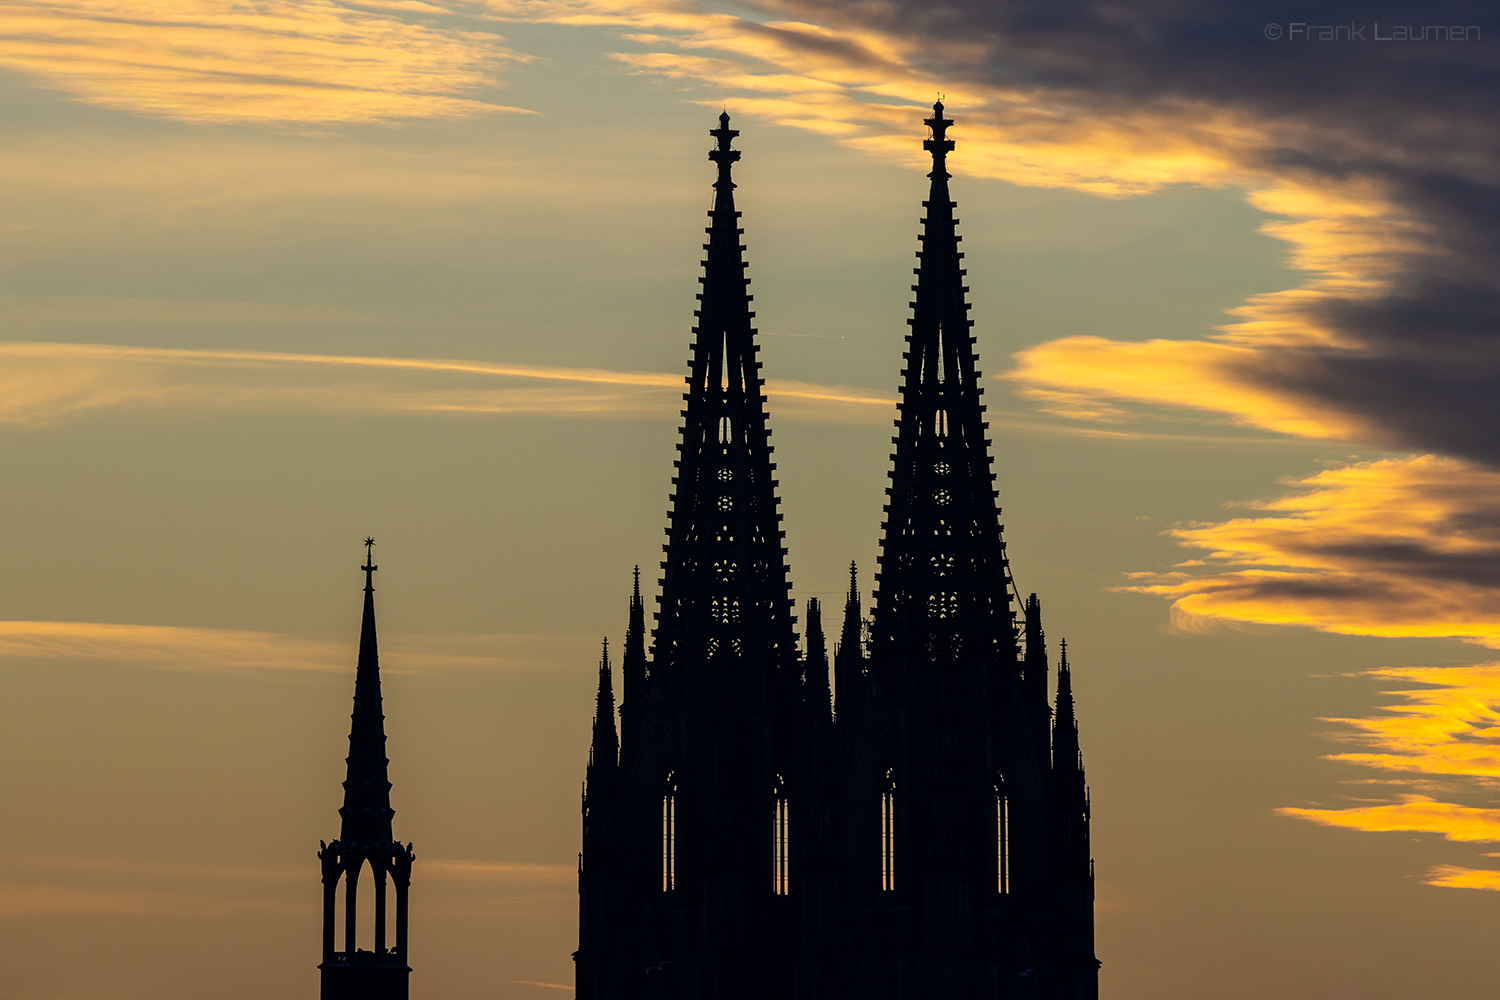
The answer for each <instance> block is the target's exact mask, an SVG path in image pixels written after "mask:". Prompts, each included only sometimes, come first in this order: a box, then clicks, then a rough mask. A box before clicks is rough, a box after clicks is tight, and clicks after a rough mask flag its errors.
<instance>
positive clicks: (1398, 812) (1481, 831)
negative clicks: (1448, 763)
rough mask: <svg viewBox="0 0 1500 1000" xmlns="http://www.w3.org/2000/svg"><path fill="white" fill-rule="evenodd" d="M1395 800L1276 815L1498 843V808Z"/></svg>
mask: <svg viewBox="0 0 1500 1000" xmlns="http://www.w3.org/2000/svg"><path fill="white" fill-rule="evenodd" d="M1398 799H1399V801H1397V802H1393V803H1390V804H1387V805H1378V806H1355V807H1353V808H1349V809H1291V808H1287V809H1277V810H1276V814H1277V815H1279V816H1293V817H1296V818H1297V819H1306V820H1311V821H1312V822H1314V823H1321V824H1322V825H1324V826H1340V827H1345V828H1347V829H1350V830H1365V831H1369V832H1381V833H1394V832H1410V833H1440V834H1442V835H1443V836H1444V837H1445V838H1446V839H1448V840H1456V841H1461V842H1466V843H1488V842H1490V841H1500V809H1476V808H1474V807H1472V806H1461V805H1455V804H1454V803H1451V802H1438V801H1436V800H1434V799H1430V798H1428V797H1426V796H1424V795H1402V796H1399V797H1398Z"/></svg>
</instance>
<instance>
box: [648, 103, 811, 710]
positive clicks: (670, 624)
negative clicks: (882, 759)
mask: <svg viewBox="0 0 1500 1000" xmlns="http://www.w3.org/2000/svg"><path fill="white" fill-rule="evenodd" d="M710 135H712V136H713V137H714V138H715V139H716V140H717V143H716V145H715V148H714V149H713V150H711V151H710V152H709V154H708V156H709V159H711V160H713V161H714V163H716V164H717V165H718V168H719V170H718V179H717V180H716V181H715V182H714V207H713V211H712V212H710V213H709V216H710V218H711V219H712V220H713V221H712V225H710V226H709V227H708V230H707V232H708V237H709V240H708V243H706V244H705V245H704V249H705V250H707V252H708V253H707V256H706V258H705V259H704V261H703V267H704V273H703V277H702V278H700V279H699V281H700V282H701V283H702V285H703V291H702V293H701V294H700V295H699V296H698V298H699V308H698V310H696V315H697V317H698V325H697V326H696V327H694V329H693V333H694V341H693V347H692V351H693V356H692V358H691V359H690V361H689V366H690V368H689V375H688V379H687V382H688V392H687V394H686V396H685V398H686V400H687V408H686V409H684V410H683V426H682V442H681V444H679V445H678V452H679V457H678V461H677V476H676V478H675V479H674V480H673V483H674V485H675V487H676V488H675V492H674V494H673V497H672V510H671V514H670V518H671V524H670V527H669V528H668V530H667V538H668V540H667V546H666V556H667V558H666V561H665V562H664V563H663V567H662V568H663V570H664V574H663V577H662V598H661V613H660V615H659V616H658V622H657V628H656V633H655V644H654V646H653V654H652V670H653V672H654V673H660V674H661V675H662V679H663V680H664V681H665V683H666V684H667V685H668V687H669V689H670V691H671V692H672V694H673V695H676V694H681V693H685V692H686V690H687V685H689V684H690V683H691V685H692V686H693V687H694V689H695V690H700V691H703V692H704V693H707V691H708V689H709V687H715V688H717V689H718V690H719V693H720V694H722V695H724V696H726V697H730V696H733V695H731V694H730V691H729V689H728V688H726V687H721V686H720V685H725V684H727V685H729V687H733V688H741V685H739V684H737V683H735V681H734V675H735V673H736V668H734V667H732V666H731V664H735V663H738V664H742V665H747V666H748V665H751V664H754V665H755V666H754V669H755V670H756V671H757V672H760V673H763V674H769V675H780V676H775V677H774V678H773V677H771V676H764V677H760V678H757V679H756V680H755V681H754V682H753V683H752V684H751V685H750V687H748V688H743V689H741V690H738V691H736V694H739V695H743V696H744V697H749V698H757V697H760V695H759V694H758V693H757V692H760V691H766V690H768V687H767V686H769V687H771V688H774V687H783V688H786V687H788V686H789V683H790V681H791V680H792V679H793V677H794V675H795V672H796V659H797V648H796V636H795V634H794V632H793V618H792V614H791V599H790V597H788V596H787V592H788V591H789V590H790V589H791V584H790V582H789V581H788V579H787V566H786V550H785V549H784V548H782V544H781V543H782V537H783V535H784V532H783V531H782V530H781V515H780V514H779V513H778V512H777V509H776V508H777V506H778V504H779V503H780V501H779V500H778V499H777V497H776V480H775V479H774V478H773V473H774V471H775V468H776V466H775V463H774V462H772V461H771V453H772V451H773V450H774V449H772V447H771V443H770V436H771V432H770V429H769V427H768V426H767V422H766V410H765V401H766V397H765V395H764V394H763V393H762V388H763V381H762V379H761V377H760V367H761V365H760V362H759V361H758V360H756V355H757V354H758V353H759V351H760V348H759V347H757V346H756V344H755V330H754V328H753V327H752V326H751V320H752V319H753V318H754V316H755V314H754V313H753V312H751V311H750V301H751V296H750V295H749V294H748V291H747V286H748V285H749V283H750V279H749V278H747V277H745V269H746V267H747V266H748V265H747V264H746V262H745V260H744V250H745V247H744V246H743V245H741V243H740V236H741V235H742V234H743V233H744V230H743V229H741V228H739V218H740V213H739V212H738V211H736V209H735V204H734V191H735V183H734V180H733V178H732V172H731V168H732V167H733V165H734V164H735V163H736V162H737V161H738V160H739V158H740V152H739V150H736V149H732V148H730V147H731V143H732V142H733V140H734V137H735V136H737V135H739V131H738V130H736V129H732V128H730V127H729V115H728V114H727V113H725V114H721V115H720V116H719V127H718V128H717V129H714V130H713V131H712V132H710ZM689 671H700V672H704V673H706V674H709V675H713V678H714V679H709V678H708V677H704V678H695V679H692V680H691V681H690V680H689V678H688V676H687V673H688V672H689ZM704 685H708V687H705V686H704Z"/></svg>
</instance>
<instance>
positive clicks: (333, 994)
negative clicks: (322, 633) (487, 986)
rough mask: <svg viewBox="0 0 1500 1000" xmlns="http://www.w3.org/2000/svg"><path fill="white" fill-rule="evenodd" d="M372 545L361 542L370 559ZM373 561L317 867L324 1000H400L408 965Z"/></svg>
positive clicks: (405, 856) (405, 850)
mask: <svg viewBox="0 0 1500 1000" xmlns="http://www.w3.org/2000/svg"><path fill="white" fill-rule="evenodd" d="M374 544H375V542H374V540H373V539H370V540H368V541H366V543H365V545H366V549H367V552H368V553H371V554H373V548H371V547H372V546H373V545H374ZM373 562H374V560H373V559H372V558H367V559H366V560H365V565H364V566H363V567H361V568H362V569H363V570H364V571H365V609H364V620H363V622H362V623H361V626H360V633H359V667H358V670H357V672H356V674H355V680H354V714H353V715H352V716H351V725H350V728H349V756H348V758H347V763H348V766H349V770H348V777H347V778H346V779H345V781H344V804H343V806H341V807H340V808H339V816H340V818H341V819H342V820H343V823H342V828H341V829H340V831H339V839H338V840H335V841H334V842H333V843H331V844H322V845H320V846H321V847H322V849H321V850H320V851H318V860H319V861H321V862H322V865H323V961H322V964H320V965H319V966H318V968H319V969H321V970H322V973H323V985H322V991H321V994H320V996H321V997H322V1000H406V998H407V995H408V994H407V986H408V980H409V979H410V977H411V966H410V965H408V964H407V954H406V938H407V909H406V893H407V889H408V888H409V887H410V885H411V865H412V861H413V859H414V858H415V855H414V854H413V853H412V848H411V845H410V844H402V843H401V842H399V841H397V840H395V839H393V837H392V834H391V817H392V816H394V815H395V814H396V813H395V810H394V809H392V808H391V783H390V780H389V779H388V778H387V776H386V767H387V765H388V764H389V763H390V761H389V760H388V759H387V758H386V756H385V715H384V714H383V713H382V710H381V701H380V653H379V650H378V649H377V647H376V642H375V586H374V575H375V570H376V569H377V568H378V567H376V566H374V565H372V563H373ZM366 867H368V868H369V873H370V882H371V885H370V887H369V891H370V892H371V893H372V894H373V896H374V906H373V907H372V908H371V909H373V914H374V942H373V943H374V948H373V950H370V951H365V950H363V949H360V948H357V947H356V946H355V941H356V940H357V932H358V930H359V923H360V915H359V914H360V909H361V908H360V907H359V877H360V873H361V872H362V871H364V869H365V868H366ZM387 880H389V881H390V882H392V883H394V887H395V896H396V921H395V924H396V927H395V940H394V943H393V945H392V946H389V947H388V946H387V945H388V942H390V928H389V927H388V925H387V919H386V915H387V911H386V882H387ZM340 884H342V885H343V887H344V894H343V895H344V899H343V904H344V941H343V945H344V947H343V950H342V951H340V950H339V947H338V945H339V942H338V941H337V939H336V935H335V930H336V920H337V915H338V905H339V899H338V896H339V892H338V889H339V885H340Z"/></svg>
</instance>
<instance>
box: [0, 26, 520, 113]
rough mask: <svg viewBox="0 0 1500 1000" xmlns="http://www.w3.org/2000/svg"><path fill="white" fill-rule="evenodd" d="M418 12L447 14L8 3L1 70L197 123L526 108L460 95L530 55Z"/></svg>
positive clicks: (95, 99)
mask: <svg viewBox="0 0 1500 1000" xmlns="http://www.w3.org/2000/svg"><path fill="white" fill-rule="evenodd" d="M371 7H375V8H377V9H375V10H371V9H370V8H371ZM382 7H383V8H384V9H383V10H381V9H380V8H382ZM408 9H412V10H418V11H420V12H423V13H426V14H429V15H431V14H443V13H445V11H444V10H443V8H441V7H437V6H433V5H430V4H419V5H410V4H384V5H381V4H374V5H371V4H358V5H356V4H353V3H345V2H339V0H296V2H293V0H260V2H257V3H254V4H225V3H218V2H213V0H153V2H151V3H149V4H143V3H137V2H130V0H34V2H30V3H9V4H0V24H3V27H0V66H5V67H9V68H11V69H17V70H21V71H23V72H26V73H28V74H30V75H32V76H33V77H34V78H35V79H37V80H38V81H39V82H41V83H44V84H46V85H48V86H52V87H55V88H57V89H60V90H63V91H66V92H68V93H70V94H73V95H74V96H75V97H77V98H78V99H79V100H82V101H86V102H88V103H90V104H95V105H99V106H101V107H108V108H116V109H119V110H122V111H131V112H139V113H146V114H154V115H161V116H164V117H169V118H177V119H182V120H185V121H194V122H265V123H280V122H315V123H316V122H370V121H383V120H388V119H392V118H431V117H456V116H466V115H475V114H483V113H489V112H494V111H519V110H521V109H519V108H509V107H504V106H500V105H493V104H488V103H484V102H482V101H478V100H474V99H472V98H468V97H463V96H459V95H463V94H467V93H471V92H473V91H475V90H477V89H479V88H481V87H488V86H493V85H494V84H495V82H496V81H495V74H496V71H497V69H498V68H499V67H500V65H501V64H502V63H504V62H506V61H510V60H515V59H518V58H522V57H520V56H518V55H517V54H516V53H514V52H512V51H510V50H509V49H506V48H505V47H504V46H503V45H501V44H500V42H501V41H502V39H500V38H498V37H497V36H495V35H492V34H486V33H481V32H474V31H465V30H461V29H458V28H455V27H441V26H433V25H432V24H429V23H422V22H420V21H413V20H411V19H407V18H402V17H400V16H399V13H400V12H402V11H405V10H408ZM426 20H429V21H430V20H431V18H430V17H429V18H427V19H426Z"/></svg>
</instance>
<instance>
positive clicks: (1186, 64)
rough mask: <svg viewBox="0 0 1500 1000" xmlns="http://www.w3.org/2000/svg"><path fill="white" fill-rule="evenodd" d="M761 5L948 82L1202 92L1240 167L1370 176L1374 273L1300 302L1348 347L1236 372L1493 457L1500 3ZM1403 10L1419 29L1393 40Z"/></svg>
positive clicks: (1096, 99)
mask: <svg viewBox="0 0 1500 1000" xmlns="http://www.w3.org/2000/svg"><path fill="white" fill-rule="evenodd" d="M763 6H765V7H767V8H772V7H774V8H775V9H777V10H779V11H781V12H782V13H783V14H788V13H790V14H794V15H801V16H804V17H807V18H808V19H810V20H816V21H820V22H822V23H828V24H837V25H840V26H843V27H849V28H853V27H863V28H868V29H874V30H878V31H881V32H885V33H890V34H895V35H898V36H900V37H902V38H905V39H908V40H910V41H911V42H912V43H913V44H914V45H915V47H916V48H917V50H918V51H919V53H921V54H920V56H919V61H922V62H925V63H926V66H925V68H926V69H928V70H930V71H931V72H933V73H934V74H935V75H938V76H939V77H941V78H943V79H949V80H954V81H959V80H968V81H971V82H974V83H976V84H983V85H986V86H1016V85H1021V86H1026V87H1031V88H1039V89H1041V90H1042V91H1044V92H1046V91H1050V92H1051V93H1052V94H1053V95H1055V97H1056V99H1057V100H1058V101H1059V102H1060V105H1061V106H1064V107H1067V108H1069V109H1072V110H1074V111H1077V112H1082V113H1085V114H1092V115H1101V116H1109V115H1111V114H1115V113H1121V114H1123V113H1125V112H1127V111H1132V112H1139V111H1140V109H1142V108H1143V107H1144V108H1148V109H1149V108H1150V107H1152V106H1159V107H1162V108H1164V109H1165V108H1167V107H1169V106H1170V107H1172V108H1174V110H1173V111H1172V113H1171V115H1164V117H1163V119H1162V120H1163V121H1169V120H1172V118H1173V117H1175V118H1176V120H1183V119H1184V116H1188V115H1191V110H1190V109H1191V108H1193V107H1195V106H1196V107H1201V108H1203V109H1204V111H1205V113H1208V112H1210V111H1227V112H1230V113H1232V114H1234V115H1235V116H1236V117H1237V119H1238V120H1249V121H1253V122H1255V123H1256V124H1257V127H1258V128H1259V129H1260V131H1261V134H1262V135H1263V142H1261V143H1260V144H1259V145H1258V146H1254V145H1252V148H1250V149H1248V150H1244V151H1242V152H1241V155H1242V156H1243V157H1245V158H1247V159H1248V161H1249V162H1248V163H1247V166H1251V167H1254V168H1257V169H1261V170H1264V171H1268V172H1270V173H1274V174H1278V175H1282V176H1286V177H1290V178H1294V179H1300V180H1302V181H1305V182H1314V183H1316V182H1317V181H1319V180H1325V181H1334V182H1340V183H1348V182H1350V181H1366V182H1368V183H1369V184H1370V185H1371V186H1372V189H1376V190H1379V192H1380V196H1381V199H1382V200H1383V201H1384V203H1386V204H1387V205H1389V206H1390V207H1391V209H1392V217H1393V218H1400V219H1402V220H1404V221H1405V222H1407V223H1409V224H1410V225H1409V229H1408V231H1407V232H1406V233H1405V235H1404V236H1403V238H1402V240H1401V245H1400V248H1399V249H1396V250H1389V251H1387V252H1386V253H1385V254H1384V256H1383V259H1382V262H1381V264H1380V267H1379V269H1378V274H1377V276H1378V277H1380V278H1382V279H1384V280H1385V282H1386V284H1385V286H1384V288H1383V289H1382V290H1381V291H1379V292H1377V293H1375V294H1373V295H1372V294H1368V293H1366V294H1361V295H1352V294H1349V293H1343V294H1339V293H1337V292H1333V293H1331V294H1328V295H1325V296H1322V297H1321V298H1319V299H1316V300H1310V301H1309V302H1308V303H1307V305H1306V306H1305V307H1303V308H1304V310H1305V314H1306V318H1307V319H1308V320H1309V321H1310V322H1311V323H1312V324H1313V325H1315V326H1318V327H1321V328H1323V329H1325V330H1328V331H1330V332H1332V333H1334V334H1335V335H1337V337H1338V338H1339V340H1340V342H1341V346H1339V347H1327V348H1324V347H1307V346H1302V347H1297V348H1291V347H1276V346H1271V345H1265V346H1262V347H1260V348H1259V349H1258V350H1257V352H1256V357H1255V358H1254V359H1248V360H1247V361H1246V362H1245V363H1244V364H1243V365H1242V366H1241V371H1240V375H1241V377H1242V378H1243V379H1244V380H1246V381H1247V382H1250V383H1254V384H1258V385H1260V386H1262V387H1265V388H1267V389H1271V390H1273V391H1279V392H1291V393H1294V394H1296V395H1298V396H1299V397H1301V398H1304V399H1306V400H1307V401H1308V402H1309V403H1311V404H1313V405H1315V406H1318V407H1323V408H1333V409H1337V410H1339V411H1341V412H1344V413H1347V414H1351V415H1354V416H1355V417H1357V418H1358V420H1357V422H1358V423H1359V424H1360V425H1362V426H1365V427H1368V428H1371V429H1372V433H1373V434H1374V436H1375V437H1376V438H1377V443H1380V444H1384V445H1387V446H1391V447H1397V448H1403V449H1412V450H1421V451H1435V452H1439V453H1446V454H1451V455H1457V456H1463V457H1467V458H1471V459H1477V460H1481V461H1485V462H1488V463H1491V464H1500V403H1497V400H1500V8H1497V7H1495V6H1494V5H1492V4H1481V3H1442V4H1411V3H1409V2H1401V3H1396V2H1392V0H1376V2H1372V3H1361V4H1358V5H1355V4H1337V5H1335V4H1326V3H1304V2H1300V0H1299V2H1296V3H1266V2H1259V3H1228V2H1221V3H1187V2H1170V0H1120V2H1110V3H1092V4H1086V3H1066V2H1064V3H1057V2H1033V0H1002V2H993V0H940V2H932V0H881V2H878V3H876V2H846V0H767V2H766V3H765V4H764V5H763ZM1299 24H1300V25H1303V26H1304V27H1300V28H1296V29H1295V32H1294V26H1296V25H1299ZM1307 25H1314V26H1316V25H1328V26H1338V25H1342V26H1345V27H1346V28H1347V29H1348V30H1346V31H1345V32H1341V33H1340V32H1335V33H1336V34H1343V35H1349V36H1351V37H1347V38H1344V37H1340V38H1337V39H1336V40H1319V39H1318V37H1317V35H1319V34H1321V32H1316V31H1314V32H1309V30H1308V28H1307V27H1306V26H1307ZM1455 25H1457V26H1473V27H1475V28H1477V31H1474V32H1469V33H1468V40H1465V41H1453V40H1449V41H1442V40H1439V37H1438V36H1441V35H1442V34H1444V33H1445V31H1438V30H1428V29H1438V28H1443V29H1449V28H1451V26H1455ZM1268 26H1274V27H1269V28H1268ZM1400 27H1405V28H1406V29H1407V32H1406V33H1407V34H1408V35H1412V34H1417V33H1422V34H1424V35H1425V36H1426V37H1427V39H1428V40H1424V41H1398V40H1395V38H1396V37H1398V36H1399V35H1400V34H1401V31H1400ZM1278 32H1279V37H1277V38H1271V37H1268V35H1272V34H1277V33H1278ZM1294 33H1295V35H1296V37H1293V35H1294ZM1308 34H1311V35H1312V36H1313V37H1311V38H1308V37H1304V36H1306V35H1308ZM1361 34H1362V35H1363V36H1364V37H1363V38H1360V37H1359V35H1361ZM1476 36H1477V37H1476ZM1386 38H1391V39H1392V40H1390V41H1386V40H1384V39H1386ZM1185 108H1186V109H1189V110H1184V109H1185Z"/></svg>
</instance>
